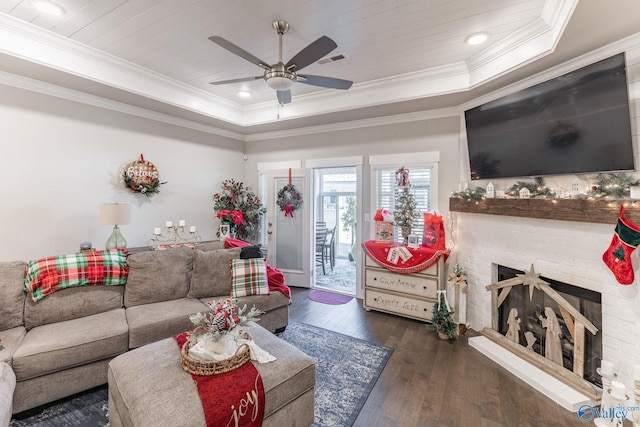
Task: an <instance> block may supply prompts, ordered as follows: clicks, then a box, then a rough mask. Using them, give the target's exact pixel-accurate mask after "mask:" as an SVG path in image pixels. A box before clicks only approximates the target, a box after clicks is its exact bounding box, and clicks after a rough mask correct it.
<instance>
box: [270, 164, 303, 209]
mask: <svg viewBox="0 0 640 427" xmlns="http://www.w3.org/2000/svg"><path fill="white" fill-rule="evenodd" d="M276 204H277V205H278V206H280V210H281V211H283V212H284V216H285V217H287V216H290V217H291V218H293V212H294V211H295V210H296V209H298V208H299V207H300V206H301V205H302V195H301V194H300V193H299V192H298V190H296V187H295V186H294V185H293V184H292V183H291V169H289V183H288V184H287V185H285V186H284V187H282V188H281V189H280V191H278V198H277V199H276Z"/></svg>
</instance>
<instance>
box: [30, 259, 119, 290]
mask: <svg viewBox="0 0 640 427" xmlns="http://www.w3.org/2000/svg"><path fill="white" fill-rule="evenodd" d="M128 275H129V267H128V266H127V250H126V249H111V250H108V251H94V252H82V253H77V254H70V255H59V256H51V257H47V258H42V259H39V260H34V261H30V262H29V263H28V264H27V268H26V270H25V277H24V285H25V287H26V291H27V292H31V298H33V300H34V301H39V300H41V299H42V298H44V297H46V296H47V295H50V294H52V293H54V292H55V291H57V290H59V289H66V288H70V287H72V286H95V285H107V286H109V285H124V284H126V283H127V276H128Z"/></svg>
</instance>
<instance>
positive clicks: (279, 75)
mask: <svg viewBox="0 0 640 427" xmlns="http://www.w3.org/2000/svg"><path fill="white" fill-rule="evenodd" d="M297 79H298V76H297V75H296V73H294V72H293V71H289V70H287V69H286V68H285V66H284V64H283V63H282V62H278V63H277V64H275V65H272V66H271V69H270V70H267V71H265V72H264V80H265V81H266V82H267V85H269V87H270V88H271V89H274V90H279V91H282V90H289V89H291V87H292V86H293V83H295V82H296V80H297Z"/></svg>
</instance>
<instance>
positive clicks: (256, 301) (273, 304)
mask: <svg viewBox="0 0 640 427" xmlns="http://www.w3.org/2000/svg"><path fill="white" fill-rule="evenodd" d="M237 300H238V302H237V304H238V307H243V306H244V305H245V304H246V306H247V307H249V308H251V307H253V306H254V305H255V306H256V308H257V309H259V310H261V311H264V312H265V313H268V312H270V311H272V310H275V309H276V308H280V307H287V306H289V297H287V296H285V295H283V294H281V293H280V292H271V293H270V294H269V295H250V296H245V297H240V298H237ZM258 323H260V322H258Z"/></svg>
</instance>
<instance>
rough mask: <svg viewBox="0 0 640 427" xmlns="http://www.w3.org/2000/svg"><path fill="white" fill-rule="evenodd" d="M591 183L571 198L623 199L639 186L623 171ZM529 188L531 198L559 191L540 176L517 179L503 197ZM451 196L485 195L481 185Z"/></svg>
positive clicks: (472, 197)
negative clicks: (587, 189) (553, 188)
mask: <svg viewBox="0 0 640 427" xmlns="http://www.w3.org/2000/svg"><path fill="white" fill-rule="evenodd" d="M592 180H593V183H592V185H591V188H590V190H589V191H588V192H587V193H586V194H577V195H575V194H574V195H572V196H571V198H572V199H596V200H603V199H604V200H624V199H629V198H630V194H631V187H637V186H640V179H636V178H635V177H634V176H631V175H629V174H625V173H602V174H598V175H596V176H595V177H593V178H592ZM523 188H526V189H527V190H529V193H530V197H529V198H531V199H551V200H559V199H564V198H566V197H559V195H560V194H559V192H556V191H554V190H552V189H550V188H548V187H547V186H546V184H545V182H544V179H543V178H542V177H537V178H535V181H534V182H524V181H518V182H516V183H515V184H514V185H513V186H511V188H510V189H509V190H507V191H505V198H519V195H520V190H522V189H523ZM451 197H453V198H460V199H466V200H482V199H484V198H485V197H486V191H485V189H484V188H482V187H476V189H475V190H470V189H467V190H464V191H457V192H454V193H452V194H451Z"/></svg>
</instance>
